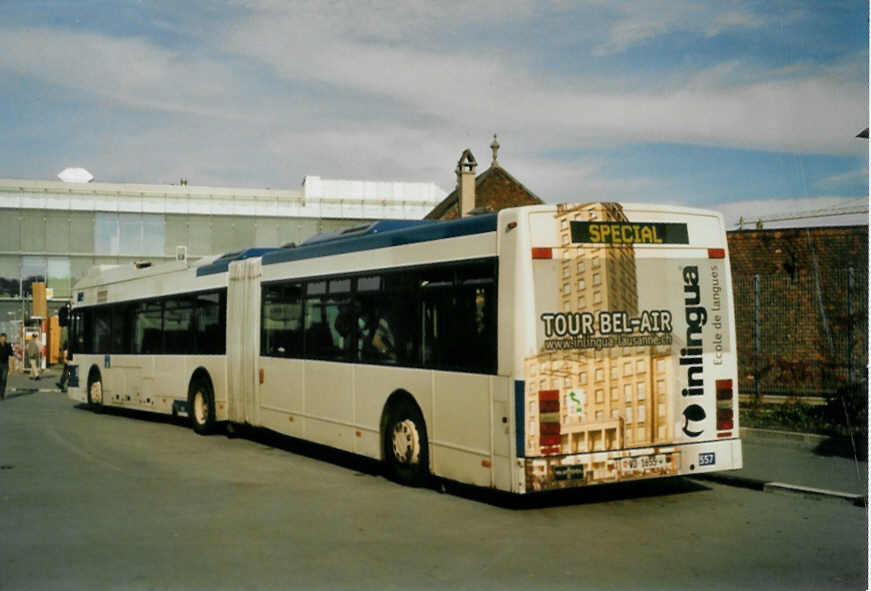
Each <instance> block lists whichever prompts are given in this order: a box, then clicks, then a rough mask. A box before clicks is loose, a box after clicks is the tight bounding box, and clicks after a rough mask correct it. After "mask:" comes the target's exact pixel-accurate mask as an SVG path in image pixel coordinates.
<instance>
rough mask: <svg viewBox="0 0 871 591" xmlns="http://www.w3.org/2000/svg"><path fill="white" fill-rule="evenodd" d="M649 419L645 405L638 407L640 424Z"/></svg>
mask: <svg viewBox="0 0 871 591" xmlns="http://www.w3.org/2000/svg"><path fill="white" fill-rule="evenodd" d="M646 418H647V413H646V412H645V408H644V405H643V404H639V405H638V422H639V423H643V422H644V421H645V419H646Z"/></svg>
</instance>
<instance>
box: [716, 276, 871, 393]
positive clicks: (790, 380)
mask: <svg viewBox="0 0 871 591" xmlns="http://www.w3.org/2000/svg"><path fill="white" fill-rule="evenodd" d="M733 293H734V298H735V321H736V336H737V340H738V347H737V348H738V375H739V380H740V388H741V392H742V393H744V394H750V395H752V396H754V397H755V399H756V400H757V401H761V400H762V399H763V398H764V397H765V396H772V395H775V396H787V397H799V398H800V397H810V396H814V397H817V396H819V397H825V396H830V395H832V394H835V393H836V392H838V390H839V389H841V388H843V387H845V386H848V385H851V384H859V383H863V382H865V383H867V364H868V270H867V269H864V268H847V269H829V270H820V271H814V270H812V269H811V270H806V271H803V272H800V273H795V274H793V275H790V274H788V273H778V274H771V275H750V276H736V277H734V278H733Z"/></svg>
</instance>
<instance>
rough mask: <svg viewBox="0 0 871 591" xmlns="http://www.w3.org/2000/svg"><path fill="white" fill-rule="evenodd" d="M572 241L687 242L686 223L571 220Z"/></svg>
mask: <svg viewBox="0 0 871 591" xmlns="http://www.w3.org/2000/svg"><path fill="white" fill-rule="evenodd" d="M571 232H572V242H583V243H592V244H689V243H690V238H689V233H688V232H687V225H686V224H675V223H668V222H576V221H572V222H571Z"/></svg>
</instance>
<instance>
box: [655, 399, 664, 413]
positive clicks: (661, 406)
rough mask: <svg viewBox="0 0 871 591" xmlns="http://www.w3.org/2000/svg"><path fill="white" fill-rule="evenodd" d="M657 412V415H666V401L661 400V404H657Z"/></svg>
mask: <svg viewBox="0 0 871 591" xmlns="http://www.w3.org/2000/svg"><path fill="white" fill-rule="evenodd" d="M656 413H657V415H659V416H660V417H664V416H665V403H664V402H660V403H659V405H657V410H656Z"/></svg>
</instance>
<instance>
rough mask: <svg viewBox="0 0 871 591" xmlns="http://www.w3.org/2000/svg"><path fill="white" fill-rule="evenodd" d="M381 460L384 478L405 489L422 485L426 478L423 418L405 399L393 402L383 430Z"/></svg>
mask: <svg viewBox="0 0 871 591" xmlns="http://www.w3.org/2000/svg"><path fill="white" fill-rule="evenodd" d="M384 461H385V463H386V465H387V472H388V475H389V476H390V477H391V478H392V479H393V480H395V481H397V482H399V483H401V484H405V485H408V486H422V485H424V484H426V483H427V480H428V479H429V445H428V442H427V436H426V427H425V425H424V422H423V417H422V416H421V414H420V411H419V410H418V409H417V407H416V406H415V405H413V404H411V403H410V402H409V401H408V400H406V399H400V400H397V401H396V402H394V403H393V404H392V405H391V407H390V410H389V412H388V416H387V422H386V424H385V430H384Z"/></svg>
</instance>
